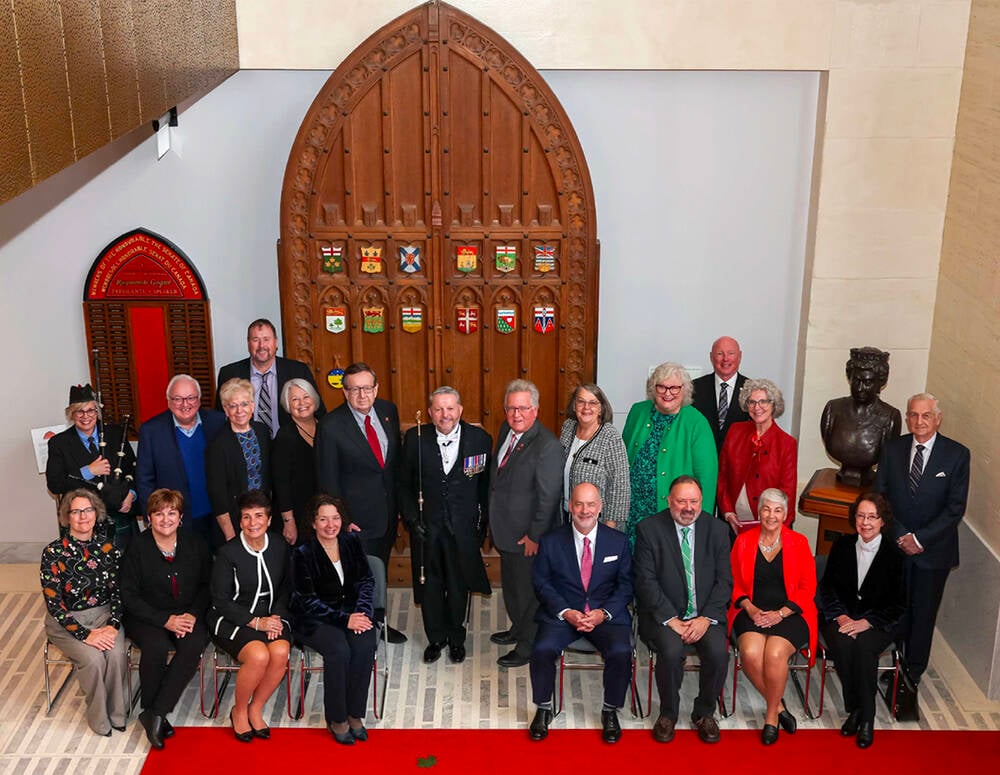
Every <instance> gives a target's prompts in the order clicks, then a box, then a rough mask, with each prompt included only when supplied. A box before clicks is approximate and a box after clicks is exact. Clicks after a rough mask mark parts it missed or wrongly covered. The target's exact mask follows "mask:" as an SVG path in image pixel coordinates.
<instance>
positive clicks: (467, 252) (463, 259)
mask: <svg viewBox="0 0 1000 775" xmlns="http://www.w3.org/2000/svg"><path fill="white" fill-rule="evenodd" d="M478 257H479V248H478V247H476V246H475V245H459V246H458V247H457V248H455V264H456V266H457V268H458V271H459V272H465V273H466V274H468V273H469V272H474V271H475V270H476V263H477V262H478Z"/></svg>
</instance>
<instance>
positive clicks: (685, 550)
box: [681, 527, 694, 619]
mask: <svg viewBox="0 0 1000 775" xmlns="http://www.w3.org/2000/svg"><path fill="white" fill-rule="evenodd" d="M690 533H691V528H689V527H682V528H681V537H682V538H681V559H683V560H684V579H685V581H687V592H688V603H687V608H685V609H684V617H683V618H685V619H690V618H691V617H692V616H694V562H692V559H691V542H690V541H689V540H688V536H689V535H690Z"/></svg>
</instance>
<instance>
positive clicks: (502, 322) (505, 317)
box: [496, 307, 517, 334]
mask: <svg viewBox="0 0 1000 775" xmlns="http://www.w3.org/2000/svg"><path fill="white" fill-rule="evenodd" d="M496 325H497V331H499V332H500V333H501V334H512V333H514V328H515V327H516V326H517V310H516V309H514V308H513V307H497V323H496Z"/></svg>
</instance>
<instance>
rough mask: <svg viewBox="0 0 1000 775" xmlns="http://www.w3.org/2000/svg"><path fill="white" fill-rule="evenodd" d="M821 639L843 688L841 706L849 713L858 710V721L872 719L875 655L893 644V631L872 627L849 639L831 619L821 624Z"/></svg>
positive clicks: (874, 688)
mask: <svg viewBox="0 0 1000 775" xmlns="http://www.w3.org/2000/svg"><path fill="white" fill-rule="evenodd" d="M823 638H824V639H825V640H826V648H827V650H828V651H829V652H830V656H832V657H833V662H834V664H835V665H836V666H837V675H838V676H839V677H840V686H841V688H842V689H843V690H844V709H845V710H846V711H847V712H848V713H853V712H854V711H858V717H859V719H860V720H861V721H874V720H875V691H876V689H877V688H878V658H879V656H880V655H881V654H882V652H883V651H885V650H886V648H887V647H888V646H889V644H890V643H892V641H893V633H891V632H886V631H885V630H876V629H875V628H872V629H870V630H865V631H864V632H861V633H858V636H857V638H852V637H851V636H850V635H844V634H843V633H842V632H839V625H838V624H837V623H836V622H835V621H834V622H826V623H824V624H823Z"/></svg>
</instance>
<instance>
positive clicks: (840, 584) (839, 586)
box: [819, 492, 906, 748]
mask: <svg viewBox="0 0 1000 775" xmlns="http://www.w3.org/2000/svg"><path fill="white" fill-rule="evenodd" d="M848 514H849V518H850V521H851V527H852V528H854V530H855V531H856V534H850V533H849V534H847V535H842V536H841V537H840V538H838V539H837V542H836V543H835V544H834V545H833V548H832V549H830V557H829V559H828V560H827V563H826V571H825V572H824V573H823V581H822V582H820V585H819V601H820V615H821V620H822V622H823V623H822V625H821V627H822V630H823V639H824V640H825V641H826V646H827V649H828V650H829V652H830V654H831V656H832V657H833V660H834V662H835V663H836V665H837V675H838V676H840V685H841V686H842V687H843V689H844V707H845V710H847V720H846V721H844V724H843V726H841V727H840V733H841V734H842V735H844V736H845V737H850V736H852V735H856V741H857V744H858V747H859V748H867V747H868V746H870V745H871V744H872V739H873V737H874V734H875V733H874V722H875V691H876V688H877V676H878V658H879V655H880V654H881V653H882V652H883V651H885V649H886V648H887V647H888V646H889V644H890V643H892V640H893V637H894V635H895V631H896V625H898V624H899V620H900V619H901V618H902V616H903V612H904V611H905V610H906V587H905V584H904V581H903V578H904V577H903V555H902V553H900V551H899V550H898V549H897V548H896V545H895V543H894V542H893V541H892V540H884V539H883V537H882V533H883V531H885V530H886V529H887V528H889V526H890V525H891V523H892V512H891V511H890V509H889V501H888V500H886V498H885V496H883V495H881V494H879V493H876V492H868V493H862V494H861V495H859V496H858V499H857V500H856V501H854V503H852V504H851V508H850V510H849V512H848ZM889 532H890V533H891V528H890V529H889Z"/></svg>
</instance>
